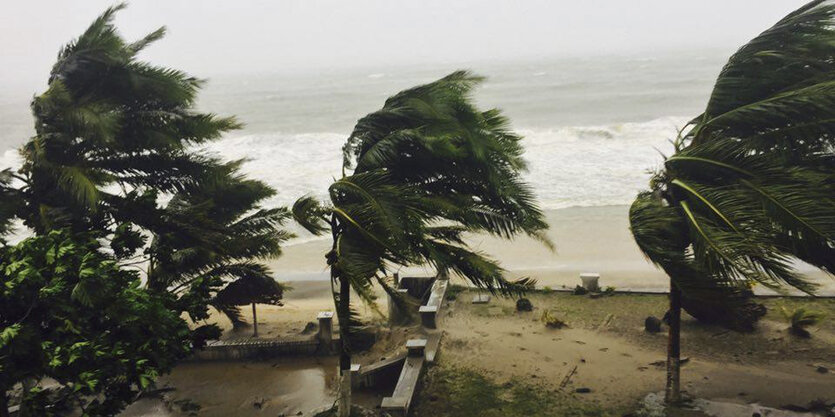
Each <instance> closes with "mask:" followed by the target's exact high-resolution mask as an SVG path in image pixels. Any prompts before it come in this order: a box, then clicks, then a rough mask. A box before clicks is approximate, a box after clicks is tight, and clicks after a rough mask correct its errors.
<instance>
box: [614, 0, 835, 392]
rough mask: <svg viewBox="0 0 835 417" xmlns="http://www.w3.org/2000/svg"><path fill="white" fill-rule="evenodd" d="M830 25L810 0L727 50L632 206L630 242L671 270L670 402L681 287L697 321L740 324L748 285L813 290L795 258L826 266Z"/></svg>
mask: <svg viewBox="0 0 835 417" xmlns="http://www.w3.org/2000/svg"><path fill="white" fill-rule="evenodd" d="M834 24H835V6H833V5H832V4H831V3H830V2H826V1H812V2H810V3H808V4H807V5H805V6H803V7H802V8H800V9H798V10H797V11H795V12H793V13H791V14H789V15H788V16H786V17H785V18H783V19H782V20H781V21H779V22H778V23H777V24H776V25H774V26H773V27H772V28H771V29H769V30H767V31H765V32H763V33H762V34H760V35H759V36H758V37H756V38H755V39H754V40H752V41H751V42H749V43H748V44H747V45H745V46H743V47H742V48H741V49H740V50H739V51H738V52H737V53H736V54H734V55H733V56H732V57H731V58H730V60H729V61H728V63H727V64H726V65H725V67H724V68H723V70H722V72H721V74H720V75H719V78H718V80H717V82H716V85H715V87H714V90H713V93H712V95H711V97H710V100H709V102H708V105H707V108H706V110H705V112H704V113H703V114H701V115H700V116H698V117H696V118H695V119H693V121H691V122H690V123H689V124H688V126H686V127H685V129H683V130H682V132H681V133H680V134H679V137H678V139H677V140H676V142H675V145H676V146H675V154H674V155H673V156H671V157H669V158H667V159H666V161H665V162H664V169H663V170H662V171H661V172H659V173H657V174H656V175H655V176H654V177H653V178H652V181H651V183H650V186H651V191H648V192H644V193H641V194H640V195H639V196H638V198H637V200H636V201H635V202H634V203H633V205H632V208H631V210H630V222H631V227H632V233H633V235H634V237H635V240H636V242H637V243H638V246H639V247H640V248H641V250H642V251H643V252H644V254H645V255H646V256H647V257H648V258H649V259H650V260H651V261H652V262H653V263H655V264H656V265H657V266H659V267H661V268H662V269H664V271H665V272H667V274H668V275H669V276H670V279H671V281H670V308H671V310H670V313H671V314H670V343H669V351H668V379H667V400H668V401H670V402H676V401H678V400H679V399H680V393H679V321H680V308H681V305H682V296H683V297H684V302H685V304H689V305H690V306H689V307H688V306H687V305H685V308H687V309H688V311H690V312H691V313H693V314H694V315H695V316H696V317H697V318H706V319H713V320H720V321H724V322H729V321H730V322H731V325H733V326H735V327H749V326H752V325H753V321H755V320H756V319H757V318H758V314H751V312H752V311H754V312H756V310H752V309H751V304H752V302H751V301H750V299H749V296H748V293H749V292H748V289H749V288H750V286H751V285H752V284H754V283H758V284H761V285H765V286H767V287H770V288H775V289H779V288H782V287H785V286H788V287H793V288H796V289H799V290H801V291H803V292H807V293H813V292H814V290H815V285H813V284H812V283H810V282H808V281H807V280H806V279H804V277H803V276H801V275H799V274H798V273H797V272H796V271H795V269H794V268H793V263H794V262H795V260H797V259H800V260H803V261H805V262H807V263H809V264H811V265H814V266H817V267H819V268H821V269H822V270H824V271H826V272H829V273H833V271H835V152H834V151H835V25H834ZM705 305H707V306H709V307H710V308H704V306H705ZM711 310H712V311H711Z"/></svg>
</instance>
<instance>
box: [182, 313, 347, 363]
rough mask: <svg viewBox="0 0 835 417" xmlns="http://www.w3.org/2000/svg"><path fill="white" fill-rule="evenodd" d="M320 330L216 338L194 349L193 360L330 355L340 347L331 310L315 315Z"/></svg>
mask: <svg viewBox="0 0 835 417" xmlns="http://www.w3.org/2000/svg"><path fill="white" fill-rule="evenodd" d="M317 318H318V320H319V332H318V333H316V334H315V335H311V336H299V337H291V338H281V339H259V338H248V339H235V340H215V341H211V342H209V343H208V344H207V345H206V347H205V348H204V349H202V350H200V351H197V352H196V353H195V354H194V355H193V356H192V358H191V360H195V361H229V360H240V359H269V358H275V357H279V356H313V355H332V354H334V352H338V351H339V349H340V346H341V343H340V341H339V338H338V337H334V334H333V313H332V312H330V311H323V312H321V313H319V315H318V317H317Z"/></svg>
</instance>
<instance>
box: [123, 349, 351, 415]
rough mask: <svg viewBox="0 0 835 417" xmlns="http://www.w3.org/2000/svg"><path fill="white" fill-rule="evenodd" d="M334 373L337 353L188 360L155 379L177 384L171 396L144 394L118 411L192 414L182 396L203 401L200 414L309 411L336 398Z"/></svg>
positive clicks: (286, 413) (294, 413)
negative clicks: (249, 359)
mask: <svg viewBox="0 0 835 417" xmlns="http://www.w3.org/2000/svg"><path fill="white" fill-rule="evenodd" d="M336 375H337V360H336V358H300V359H295V360H290V359H283V360H276V361H268V362H207V363H184V364H182V365H179V366H178V367H177V368H176V369H175V370H174V372H172V373H171V375H168V376H166V377H163V378H160V380H159V381H158V383H157V385H158V387H159V388H163V387H171V388H175V390H174V391H171V392H168V393H166V394H164V395H165V397H166V399H167V400H168V401H163V399H162V398H145V399H142V400H140V401H138V402H136V403H134V404H133V405H131V406H130V407H129V408H128V409H127V410H125V411H124V412H123V413H122V414H120V416H122V417H169V416H182V415H188V413H187V412H183V411H181V410H180V404H183V400H188V401H189V402H192V403H195V404H199V405H200V411H199V415H200V416H208V417H211V416H248V415H253V416H261V415H264V416H276V415H281V414H284V415H288V416H291V415H297V413H298V412H302V413H303V415H309V413H310V412H311V411H313V410H316V409H321V408H323V407H326V406H329V405H331V404H332V403H333V400H334V393H335V389H336V385H335V384H336V381H337V379H336ZM166 403H168V404H170V407H169V406H168V405H167V404H166Z"/></svg>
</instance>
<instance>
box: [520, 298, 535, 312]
mask: <svg viewBox="0 0 835 417" xmlns="http://www.w3.org/2000/svg"><path fill="white" fill-rule="evenodd" d="M516 311H533V304H531V300H528V299H527V298H520V299H518V300H516Z"/></svg>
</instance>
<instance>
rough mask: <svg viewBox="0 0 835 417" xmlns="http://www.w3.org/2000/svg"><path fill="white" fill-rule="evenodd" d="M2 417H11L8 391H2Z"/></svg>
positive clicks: (0, 393)
mask: <svg viewBox="0 0 835 417" xmlns="http://www.w3.org/2000/svg"><path fill="white" fill-rule="evenodd" d="M0 417H9V399H8V398H6V390H5V388H4V389H3V391H0Z"/></svg>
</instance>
